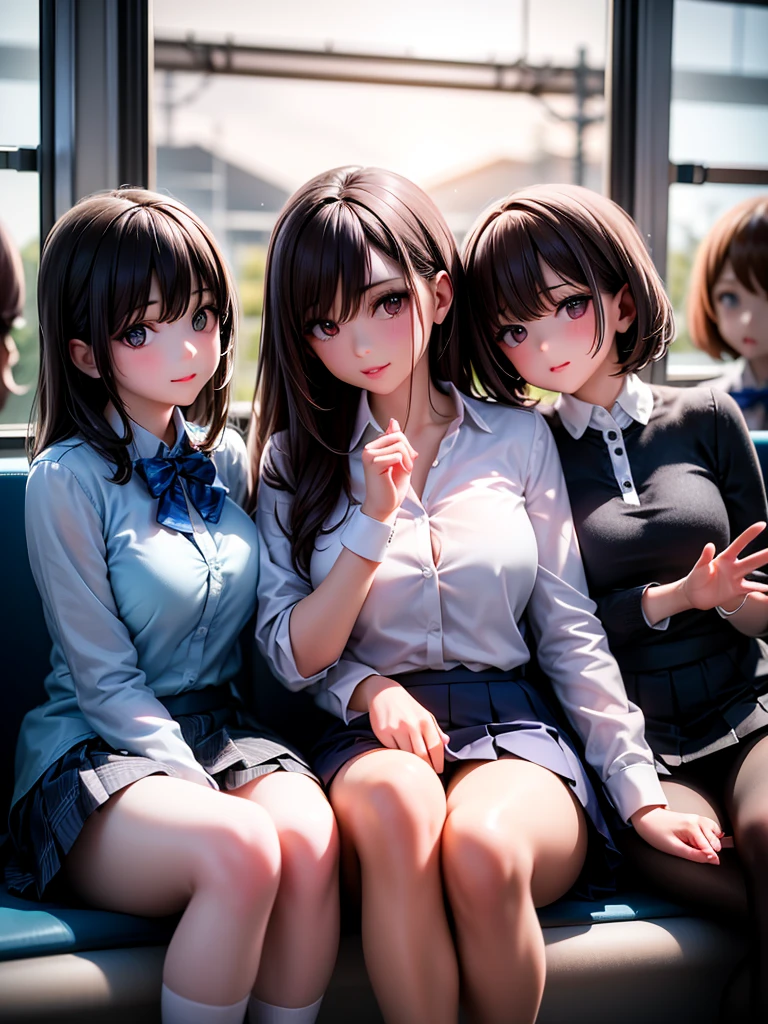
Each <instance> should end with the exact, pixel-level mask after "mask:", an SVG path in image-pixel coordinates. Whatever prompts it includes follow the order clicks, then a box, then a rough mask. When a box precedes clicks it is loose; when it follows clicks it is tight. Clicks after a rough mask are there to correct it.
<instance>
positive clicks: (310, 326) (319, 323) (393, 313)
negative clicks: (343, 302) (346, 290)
mask: <svg viewBox="0 0 768 1024" xmlns="http://www.w3.org/2000/svg"><path fill="white" fill-rule="evenodd" d="M410 299H411V295H410V292H407V291H402V290H401V291H393V292H387V293H386V294H385V295H380V296H379V298H377V299H376V300H375V302H374V303H373V304H372V306H371V307H370V316H371V318H372V319H374V320H394V319H395V317H398V316H400V315H401V313H402V312H403V311H404V310H405V309H406V308H407V307H408V303H409V302H410ZM340 329H341V324H339V323H337V322H336V321H335V320H329V319H326V318H322V317H318V318H317V319H315V320H308V321H307V322H306V323H305V324H304V327H303V328H302V334H303V336H304V337H305V338H306V339H307V340H308V341H330V340H331V339H332V338H335V337H336V335H337V334H338V333H339V331H340Z"/></svg>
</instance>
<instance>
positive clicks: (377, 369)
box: [362, 363, 389, 377]
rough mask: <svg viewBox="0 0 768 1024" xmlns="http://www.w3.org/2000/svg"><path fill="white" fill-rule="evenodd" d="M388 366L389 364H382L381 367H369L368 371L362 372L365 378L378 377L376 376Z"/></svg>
mask: <svg viewBox="0 0 768 1024" xmlns="http://www.w3.org/2000/svg"><path fill="white" fill-rule="evenodd" d="M388 366H389V363H384V365H383V366H371V367H370V369H368V370H363V371H362V372H363V373H364V374H365V376H366V377H378V375H379V374H380V373H383V372H384V370H386V368H387V367H388Z"/></svg>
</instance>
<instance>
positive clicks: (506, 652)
mask: <svg viewBox="0 0 768 1024" xmlns="http://www.w3.org/2000/svg"><path fill="white" fill-rule="evenodd" d="M462 287H463V283H462V274H461V268H460V264H459V261H458V256H457V253H456V247H455V244H454V242H453V239H452V236H451V234H450V232H449V230H448V228H447V226H446V224H445V222H444V221H443V219H442V217H441V216H440V214H439V212H438V211H437V209H436V208H435V206H434V205H433V204H432V202H431V201H430V200H429V198H428V197H427V196H426V195H425V194H424V193H423V192H422V191H421V190H420V189H418V188H417V187H416V186H415V185H413V184H412V183H411V182H409V181H407V180H405V179H404V178H402V177H400V176H399V175H396V174H393V173H390V172H387V171H383V170H378V169H375V168H364V169H360V168H339V169H336V170H333V171H329V172H327V173H325V174H322V175H320V176H318V177H317V178H314V179H313V180H312V181H310V182H309V183H308V184H306V185H305V186H303V187H302V188H301V189H299V191H298V192H297V193H296V194H295V195H294V196H293V197H292V198H291V199H290V200H289V201H288V204H287V206H286V207H285V209H284V210H283V212H282V214H281V216H280V218H279V220H278V223H277V226H276V228H275V231H274V234H273V237H272V240H271V243H270V249H269V254H268V258H267V271H266V290H265V301H264V321H263V329H262V341H261V353H260V363H259V371H258V383H257V390H256V411H257V412H256V418H255V422H254V436H253V440H254V448H255V461H254V470H256V471H258V472H259V475H260V486H259V492H258V515H257V522H258V525H259V527H260V530H261V534H262V539H263V544H262V567H261V575H260V584H259V611H258V620H257V639H258V642H259V644H260V647H261V649H262V651H263V652H264V654H265V655H266V657H267V659H268V660H269V662H270V664H271V666H272V667H273V669H274V671H275V673H276V674H277V675H278V676H279V677H280V679H281V680H282V681H283V682H284V683H285V684H286V685H287V686H288V687H289V688H290V689H293V690H300V689H308V690H309V691H310V692H312V693H313V694H314V695H315V697H316V700H317V701H318V703H319V704H320V705H321V706H322V707H324V708H326V709H328V710H329V711H331V712H332V713H334V714H335V715H336V716H337V717H338V718H339V719H340V721H339V722H338V723H337V724H336V725H333V726H331V727H330V728H329V730H328V731H327V733H326V734H325V735H324V736H322V737H321V738H320V740H319V741H318V743H317V746H316V748H315V752H314V753H315V760H314V766H315V768H316V770H317V771H318V773H319V774H320V775H321V776H322V777H323V779H324V780H325V781H326V782H327V783H328V784H329V785H330V795H331V802H332V804H333V806H334V809H335V811H336V814H337V818H338V821H339V824H340V829H341V833H342V839H343V841H344V842H345V843H346V849H347V851H348V853H349V855H350V856H349V858H348V860H349V863H358V864H359V867H360V875H361V885H362V933H363V947H364V952H365V958H366V964H367V967H368V971H369V974H370V977H371V980H372V983H373V988H374V991H375V993H376V996H377V998H378V1001H379V1004H380V1006H381V1009H382V1012H383V1014H384V1017H385V1019H386V1020H387V1021H389V1022H391V1024H409V1022H414V1024H415V1022H417V1021H418V1022H420V1024H424V1022H434V1024H438V1022H439V1024H445V1022H447V1021H452V1020H456V1019H457V1013H458V1001H459V976H460V975H461V979H462V987H463V991H464V994H465V997H466V1003H467V1007H468V1009H469V1012H470V1016H471V1019H472V1020H474V1021H482V1022H486V1024H490V1022H499V1024H501V1022H502V1021H503V1022H505V1024H508V1022H510V1021H515V1022H523V1021H529V1022H532V1021H533V1020H534V1019H535V1017H536V1014H537V1012H538V1007H539V1003H540V1000H541V995H542V990H543V985H544V974H545V958H544V942H543V937H542V933H541V928H540V926H539V923H538V919H537V917H536V913H535V908H536V906H542V905H544V904H546V903H550V902H551V901H553V900H555V899H557V898H558V897H559V896H560V895H562V894H563V893H564V892H565V891H566V890H567V889H569V888H570V887H571V886H572V885H574V883H576V882H577V879H579V876H580V875H581V879H580V884H581V885H582V886H584V887H588V886H589V885H590V884H591V885H592V886H593V887H599V886H600V885H601V884H609V882H608V880H607V875H608V874H609V872H608V871H607V868H608V866H609V864H608V862H609V861H610V859H611V854H612V853H613V852H615V851H614V850H613V847H612V844H611V841H610V838H609V836H608V833H607V830H606V827H605V823H604V821H603V818H602V816H601V813H600V810H599V808H598V805H597V801H596V797H595V794H594V791H593V790H592V788H591V785H590V783H589V780H588V778H587V775H586V773H585V770H584V768H583V766H582V765H581V763H580V761H579V760H578V757H577V755H576V753H575V750H574V747H573V745H572V742H571V740H570V739H569V737H568V734H567V732H566V731H565V730H564V728H563V726H562V725H561V724H559V722H558V719H557V717H556V715H555V714H554V713H553V712H552V711H551V710H550V708H549V706H548V704H547V701H546V699H545V698H544V696H543V695H542V692H541V688H540V687H538V686H537V685H536V684H535V682H534V681H533V680H528V679H527V678H526V676H525V665H526V663H527V662H528V661H529V648H528V639H529V636H532V637H533V638H535V640H536V644H537V654H538V660H539V663H540V665H541V668H542V669H543V671H544V672H545V673H546V674H547V675H548V676H549V678H550V679H551V681H552V684H553V686H554V689H555V692H556V693H557V696H558V697H559V699H560V702H561V703H562V705H563V708H564V709H565V711H566V713H567V715H568V716H569V717H570V719H571V721H572V723H573V724H574V726H575V727H576V728H577V729H578V730H579V732H580V733H581V734H582V736H583V737H584V738H585V740H586V747H587V756H588V757H589V759H590V760H591V762H592V763H593V764H594V765H595V766H596V768H597V770H598V771H599V772H600V774H601V777H602V779H603V780H604V781H605V783H606V785H607V787H608V789H609V791H610V792H611V794H612V795H613V797H614V799H615V800H616V802H617V804H618V805H619V806H620V807H621V810H622V813H623V814H625V815H626V816H630V815H632V814H635V813H642V812H643V811H647V812H648V814H649V818H650V822H649V825H648V828H649V830H650V829H652V828H654V827H655V828H656V829H657V830H658V833H659V835H662V834H663V836H664V837H665V841H666V842H668V844H669V845H670V846H675V845H678V846H680V847H682V846H683V845H684V842H686V843H690V844H691V845H690V846H687V847H686V849H688V850H689V852H690V855H691V856H699V857H701V858H702V859H703V858H706V857H707V856H709V857H714V856H716V854H715V853H714V850H713V846H715V845H716V843H717V839H716V836H715V835H714V833H712V832H710V826H709V823H707V822H705V821H703V820H700V819H698V818H697V817H695V816H691V817H690V818H689V819H687V820H686V821H685V822H684V823H681V822H680V821H677V820H675V821H674V825H675V827H677V828H678V831H679V832H680V833H681V834H682V835H683V839H682V840H681V839H678V838H677V837H676V836H675V835H673V834H672V829H671V827H670V823H669V822H668V821H667V819H666V818H665V815H666V814H667V812H665V811H661V810H660V808H659V805H663V804H664V803H665V800H664V795H663V793H662V792H661V789H660V787H659V784H658V780H657V778H656V773H655V771H654V768H653V759H652V755H651V752H650V750H649V749H648V747H647V745H646V744H645V743H644V741H643V740H642V738H641V736H642V716H641V715H640V714H639V712H638V711H637V709H636V708H634V707H633V706H632V705H631V704H629V703H628V702H627V700H626V697H625V695H624V692H623V687H622V684H621V680H620V677H619V674H618V671H617V669H616V665H615V663H614V662H613V660H612V658H611V656H610V654H609V653H608V650H607V646H606V643H605V638H604V636H603V634H602V630H601V629H600V626H599V624H598V622H597V620H596V619H595V618H594V615H593V608H594V606H593V605H592V603H591V602H590V601H589V600H588V599H587V598H586V597H585V596H584V593H585V581H584V578H583V573H582V569H581V564H580V561H579V556H578V551H577V548H576V545H575V540H574V536H573V530H572V524H571V522H570V513H569V510H568V506H567V499H566V496H565V490H564V484H563V481H562V478H561V475H560V470H559V467H558V462H557V457H556V453H555V449H554V445H553V442H552V438H551V435H550V433H549V431H548V430H547V428H546V426H545V424H544V422H543V419H542V417H541V416H540V415H539V413H538V412H536V411H534V410H531V409H526V408H523V407H519V408H515V409H509V408H504V407H503V406H501V405H496V406H490V405H487V404H484V403H482V402H479V401H477V400H476V399H472V398H469V397H467V396H466V395H462V394H461V393H460V392H459V390H458V389H457V388H456V387H455V385H454V384H453V383H451V381H452V380H454V379H456V378H457V377H458V373H459V369H458V355H459V336H458V330H459V309H458V306H459V303H460V300H461V289H462ZM652 808H653V809H652ZM673 817H674V816H673ZM654 821H655V822H657V824H656V825H655V826H654V825H653V824H652V823H653V822H654ZM678 826H679V827H678ZM585 865H586V870H583V869H585ZM446 899H447V901H448V903H449V904H450V909H451V914H452V920H453V922H454V925H455V941H454V938H453V937H452V934H451V930H450V929H449V925H448V920H447V917H446V910H445V901H446Z"/></svg>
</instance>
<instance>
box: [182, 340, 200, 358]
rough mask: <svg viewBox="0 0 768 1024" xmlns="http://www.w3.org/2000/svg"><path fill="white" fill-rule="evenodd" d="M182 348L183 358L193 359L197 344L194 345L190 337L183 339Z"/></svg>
mask: <svg viewBox="0 0 768 1024" xmlns="http://www.w3.org/2000/svg"><path fill="white" fill-rule="evenodd" d="M182 349H183V354H184V358H185V359H194V357H195V356H196V355H197V345H195V343H194V342H193V341H192V339H191V338H185V339H184V343H183V345H182Z"/></svg>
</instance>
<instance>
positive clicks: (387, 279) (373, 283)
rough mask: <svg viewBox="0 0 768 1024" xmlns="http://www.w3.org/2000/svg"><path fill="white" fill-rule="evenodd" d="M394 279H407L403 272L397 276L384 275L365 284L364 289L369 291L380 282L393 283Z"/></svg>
mask: <svg viewBox="0 0 768 1024" xmlns="http://www.w3.org/2000/svg"><path fill="white" fill-rule="evenodd" d="M392 281H405V278H404V277H403V275H402V274H398V275H397V277H383V278H382V279H381V280H380V281H371V283H370V284H366V285H363V288H362V291H364V292H368V291H370V290H371V288H377V287H378V286H379V285H380V284H391V283H392Z"/></svg>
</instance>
